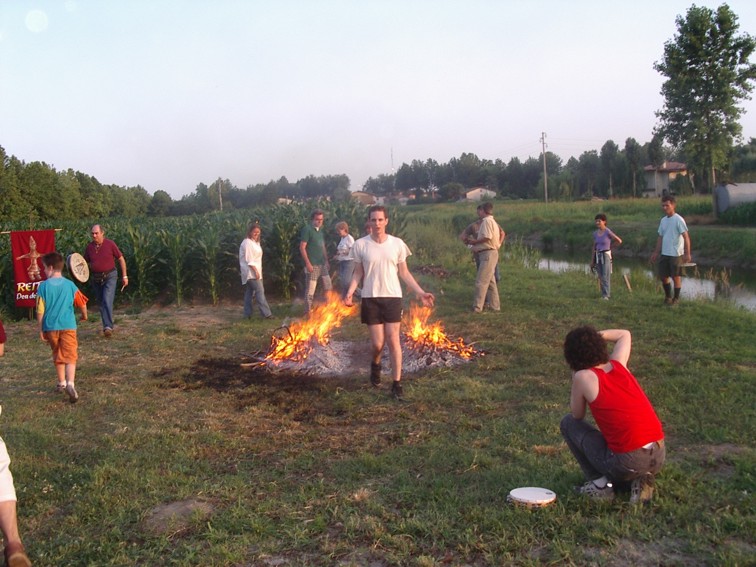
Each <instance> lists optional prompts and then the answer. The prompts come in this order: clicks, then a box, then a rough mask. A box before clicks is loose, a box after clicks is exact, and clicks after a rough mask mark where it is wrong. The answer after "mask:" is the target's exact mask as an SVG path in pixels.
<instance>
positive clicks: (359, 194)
mask: <svg viewBox="0 0 756 567" xmlns="http://www.w3.org/2000/svg"><path fill="white" fill-rule="evenodd" d="M352 199H355V200H356V201H359V203H360V204H361V205H365V206H370V205H376V204H378V203H377V199H376V197H375V195H373V194H372V193H367V192H365V191H352Z"/></svg>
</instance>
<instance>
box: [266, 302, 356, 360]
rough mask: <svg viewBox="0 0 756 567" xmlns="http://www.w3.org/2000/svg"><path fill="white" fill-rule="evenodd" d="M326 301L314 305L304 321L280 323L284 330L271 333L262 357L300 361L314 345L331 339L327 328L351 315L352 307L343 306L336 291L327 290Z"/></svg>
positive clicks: (306, 356) (338, 324)
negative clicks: (278, 334) (267, 346)
mask: <svg viewBox="0 0 756 567" xmlns="http://www.w3.org/2000/svg"><path fill="white" fill-rule="evenodd" d="M327 299H328V301H327V302H326V303H324V304H321V305H317V306H315V307H314V308H313V309H312V310H311V311H310V314H309V317H308V318H307V319H305V320H304V321H298V322H295V323H293V324H292V325H291V326H290V327H288V328H287V327H284V329H286V331H287V332H286V334H283V335H282V336H280V337H278V336H275V335H274V336H273V337H271V342H270V349H269V350H268V354H267V355H266V356H265V360H266V361H267V362H269V363H271V364H274V365H275V364H278V363H281V362H283V361H288V362H292V361H293V362H304V361H305V360H306V359H307V358H308V357H309V356H310V353H311V352H312V349H313V348H314V347H315V345H320V346H326V345H327V344H328V343H329V341H330V339H331V332H332V331H333V329H336V328H338V327H340V326H341V322H342V321H343V320H344V318H345V317H347V316H348V315H351V314H352V313H353V312H354V310H355V308H354V307H353V306H352V307H347V306H346V305H344V304H343V303H342V301H341V298H340V297H339V295H338V294H337V293H334V292H332V291H329V292H327Z"/></svg>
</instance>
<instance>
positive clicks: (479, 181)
mask: <svg viewBox="0 0 756 567" xmlns="http://www.w3.org/2000/svg"><path fill="white" fill-rule="evenodd" d="M543 158H544V156H543V154H541V155H539V156H538V157H529V158H528V159H526V160H524V161H521V160H520V159H519V158H516V157H513V158H511V159H510V160H509V161H508V162H504V160H502V159H498V158H497V159H495V160H490V159H484V158H480V157H478V156H477V155H475V154H473V153H463V154H462V155H460V157H458V158H456V157H455V158H452V159H450V160H449V161H448V162H446V163H439V162H437V161H436V160H434V159H427V160H425V161H421V160H413V161H412V162H411V163H409V164H408V163H403V164H402V165H401V166H400V167H399V169H398V170H397V171H396V172H395V173H393V174H381V175H378V176H377V177H371V178H369V179H368V180H367V181H366V182H365V184H364V186H363V187H362V190H363V191H367V192H369V193H372V194H374V195H378V196H383V197H386V198H388V200H389V201H390V200H391V199H392V197H396V196H398V195H405V196H409V195H410V194H411V195H412V196H413V197H414V202H417V203H422V202H427V201H429V200H433V201H455V200H457V199H459V198H460V197H461V196H462V195H463V194H464V192H465V191H467V190H469V189H470V188H472V187H486V188H488V189H490V190H492V191H495V192H496V193H497V195H499V196H500V197H502V198H509V199H543V198H544V167H543ZM683 160H684V156H682V155H678V154H677V153H675V152H674V151H673V150H672V149H671V148H670V147H668V146H664V145H663V144H662V142H661V138H660V137H658V136H657V137H655V138H654V139H653V140H652V141H651V142H649V143H646V144H643V145H641V144H639V143H638V142H636V141H635V140H634V139H633V138H628V139H627V140H626V141H625V144H624V146H623V147H622V148H620V147H619V146H618V145H617V144H616V143H615V142H614V141H612V140H608V141H607V142H606V143H605V144H604V145H603V146H602V147H601V150H600V151H596V150H589V151H585V152H583V153H582V154H581V155H580V156H579V157H578V158H574V157H571V158H570V159H569V160H568V161H567V163H566V164H563V163H562V160H561V158H560V157H559V156H557V155H556V154H554V153H552V152H546V178H545V179H546V180H547V189H548V197H549V200H559V201H571V200H577V199H581V198H590V197H594V196H595V197H601V198H612V197H637V196H640V194H641V192H642V191H643V189H644V188H645V180H644V175H643V168H644V167H645V166H646V165H653V164H657V165H659V164H661V163H663V162H664V161H683ZM723 173H725V174H726V178H727V179H729V180H731V181H733V182H741V183H742V182H754V181H756V138H752V139H751V140H750V141H749V142H748V143H747V144H739V145H736V146H734V147H732V148H731V150H730V164H729V169H728V170H727V171H726V172H723ZM673 190H674V191H675V192H676V193H678V194H688V193H692V192H693V191H694V190H696V187H695V185H693V184H691V180H690V177H680V178H678V180H676V181H675V182H674V184H673ZM349 195H350V181H349V177H348V176H347V175H345V174H338V175H324V176H319V177H316V176H314V175H310V176H308V177H305V178H303V179H300V180H298V181H296V182H294V183H291V182H289V181H288V180H287V179H286V178H285V177H281V178H280V179H279V180H277V181H269V182H268V183H264V184H263V183H261V184H257V185H250V186H247V187H245V188H239V187H236V186H235V185H234V184H233V183H231V181H229V180H228V179H219V180H217V181H215V182H214V183H210V184H205V183H200V184H198V185H197V187H196V188H195V190H194V192H193V193H191V194H189V195H186V196H184V197H182V198H181V199H177V200H174V199H173V198H172V197H171V196H170V195H169V194H168V193H167V192H165V191H162V190H158V191H156V192H155V193H154V194H153V195H150V193H149V192H147V191H146V190H145V189H144V188H143V187H141V186H136V187H122V186H118V185H114V184H103V183H101V182H99V181H98V180H97V179H96V178H95V177H93V176H91V175H88V174H86V173H82V172H80V171H74V170H72V169H68V170H65V171H56V169H55V168H53V167H51V166H49V165H47V164H46V163H44V162H31V163H25V162H23V161H21V160H19V159H18V158H16V157H14V156H9V155H7V154H6V152H5V150H4V149H3V148H2V147H1V146H0V219H2V220H3V221H34V220H52V219H60V220H68V219H79V218H91V219H102V218H114V217H126V218H135V217H143V216H148V217H168V216H184V215H193V214H203V213H208V212H212V211H218V210H220V209H221V208H222V209H223V210H238V209H249V208H252V207H265V206H268V205H272V204H275V203H277V202H278V201H279V199H281V198H283V199H289V200H292V201H297V202H300V201H306V200H312V199H330V200H332V201H337V202H338V201H345V200H347V199H348V197H349Z"/></svg>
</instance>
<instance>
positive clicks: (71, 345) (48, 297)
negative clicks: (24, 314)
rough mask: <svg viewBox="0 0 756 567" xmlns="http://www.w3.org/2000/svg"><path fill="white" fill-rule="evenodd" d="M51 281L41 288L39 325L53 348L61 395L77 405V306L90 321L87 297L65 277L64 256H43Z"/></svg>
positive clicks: (38, 308)
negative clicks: (66, 395)
mask: <svg viewBox="0 0 756 567" xmlns="http://www.w3.org/2000/svg"><path fill="white" fill-rule="evenodd" d="M42 264H43V265H44V267H45V276H47V279H46V280H45V281H43V282H42V283H41V284H39V288H38V289H37V322H38V323H39V336H40V338H41V339H42V340H43V341H44V342H46V343H48V344H49V345H50V348H51V349H52V356H53V364H55V371H56V373H57V377H58V386H57V391H58V392H66V394H68V400H69V401H70V402H71V403H72V404H73V403H76V402H77V401H78V400H79V394H78V393H77V392H76V386H75V384H74V382H75V380H76V360H77V359H78V348H79V343H78V341H77V338H76V315H75V314H74V306H76V307H79V308H80V309H81V319H82V321H84V320H86V319H87V298H86V296H85V295H84V294H83V293H81V291H79V289H78V288H77V287H76V285H74V283H73V282H72V281H70V280H67V279H66V278H64V277H63V266H64V265H65V263H64V261H63V256H61V254H60V253H59V252H50V253H48V254H45V255H44V256H42Z"/></svg>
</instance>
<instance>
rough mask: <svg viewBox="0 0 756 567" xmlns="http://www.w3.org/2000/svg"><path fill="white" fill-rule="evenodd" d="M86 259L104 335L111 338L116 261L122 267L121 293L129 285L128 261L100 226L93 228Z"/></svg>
mask: <svg viewBox="0 0 756 567" xmlns="http://www.w3.org/2000/svg"><path fill="white" fill-rule="evenodd" d="M84 259H85V260H86V261H87V264H89V271H90V275H91V278H92V289H93V290H94V292H95V296H96V297H97V303H98V304H99V305H100V316H101V318H102V333H103V335H105V337H107V338H110V337H111V335H112V334H113V302H114V301H115V292H116V283H117V281H118V273H117V271H116V267H115V261H116V260H118V263H119V264H120V266H121V282H122V285H121V291H123V288H125V287H126V286H127V285H129V276H128V275H127V274H126V260H125V259H124V257H123V254H122V253H121V251H120V250H119V249H118V246H117V245H116V243H115V242H113V241H112V240H110V239H108V238H105V231H104V230H102V227H101V226H100V225H99V224H96V225H94V226H93V227H92V241H91V242H90V243H89V244H88V245H87V249H86V250H85V251H84Z"/></svg>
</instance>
